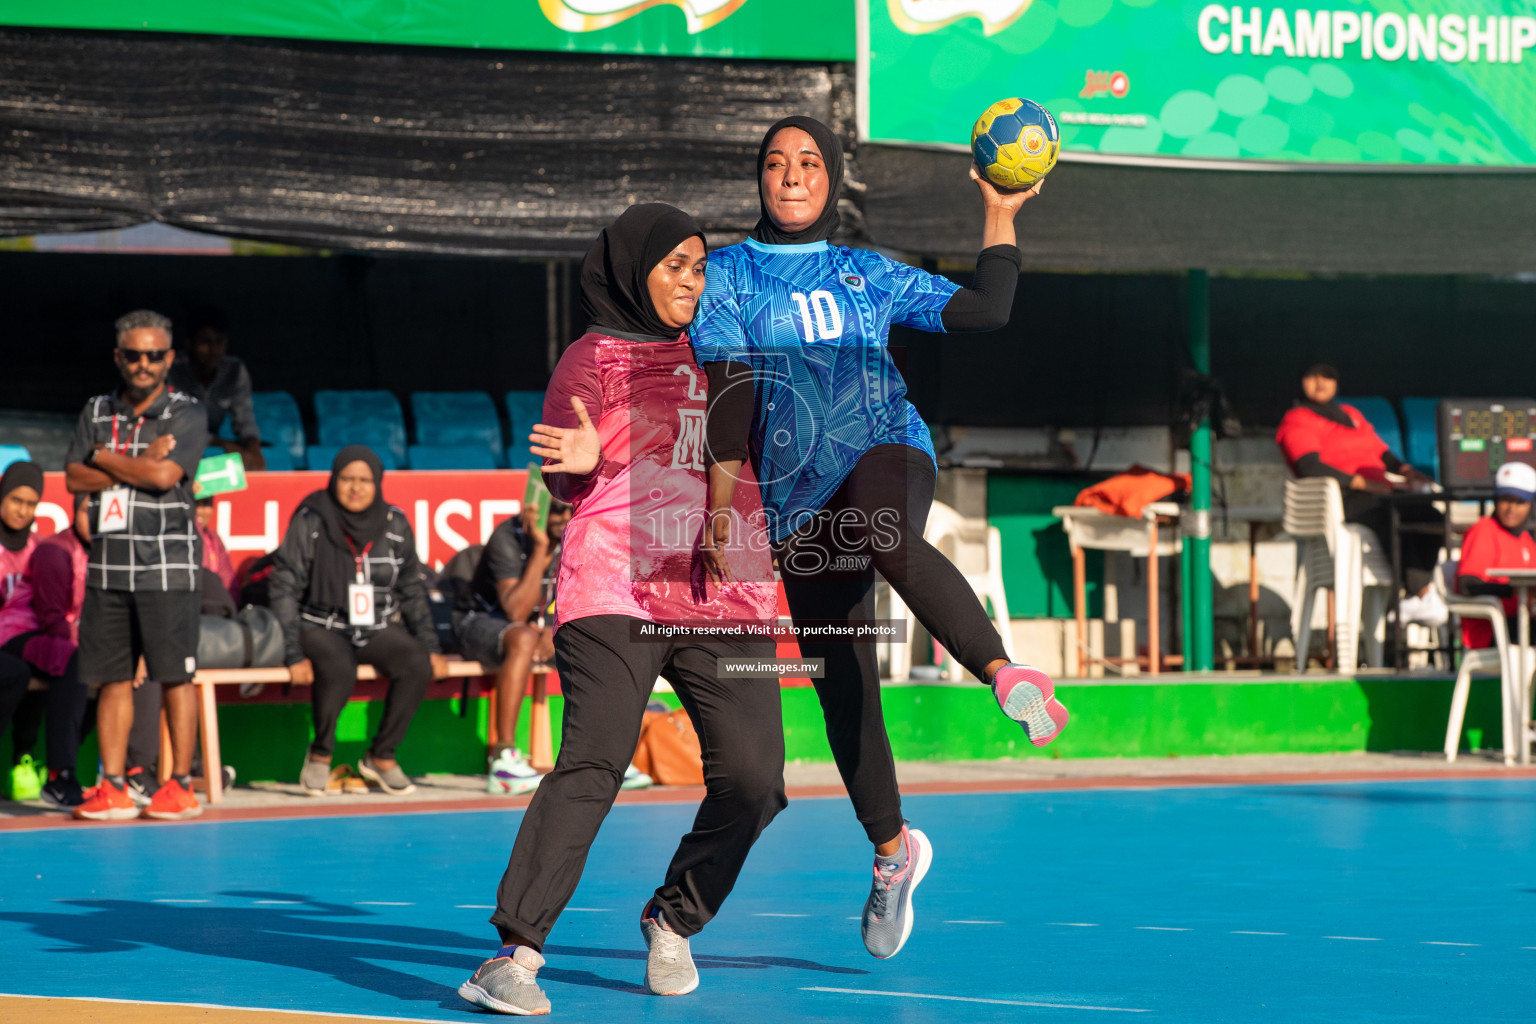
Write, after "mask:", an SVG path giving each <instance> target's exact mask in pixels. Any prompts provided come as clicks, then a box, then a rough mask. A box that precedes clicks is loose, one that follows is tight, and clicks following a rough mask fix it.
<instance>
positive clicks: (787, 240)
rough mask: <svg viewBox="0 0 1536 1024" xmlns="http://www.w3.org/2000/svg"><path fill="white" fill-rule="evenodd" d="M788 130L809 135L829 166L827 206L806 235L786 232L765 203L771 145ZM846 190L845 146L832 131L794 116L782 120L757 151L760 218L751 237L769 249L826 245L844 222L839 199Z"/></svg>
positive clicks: (823, 160) (771, 130)
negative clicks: (764, 189) (764, 190)
mask: <svg viewBox="0 0 1536 1024" xmlns="http://www.w3.org/2000/svg"><path fill="white" fill-rule="evenodd" d="M785 128H799V129H800V130H801V131H803V132H805V133H806V134H807V135H809V136H810V137H811V139H812V141H814V142H815V143H816V148H817V149H819V150H821V159H822V162H823V163H825V164H826V165H827V205H826V206H824V207H822V209H821V216H819V217H817V218H816V220H815V221H814V222H813V223H812V224H811V226H810V227H808V228H806V229H805V230H804V231H784V230H782V229H781V228H780V227H779V226H778V225H777V224H775V223H774V222H773V218H772V217H770V216H768V204H767V203H765V202H763V164H764V163H765V162H767V160H768V144H769V143H771V142H772V141H773V137H774V136H775V135H777V134H779V132H781V131H783V130H784V129H785ZM842 187H843V144H842V142H841V141H839V140H838V137H837V136H836V135H835V134H834V133H833V131H832V129H830V128H828V127H827V126H826V125H824V124H822V123H821V122H820V121H818V120H816V119H815V118H814V117H806V116H804V115H802V114H795V115H793V116H790V117H785V118H780V119H779V120H777V121H775V122H774V123H773V127H771V128H769V129H768V134H767V135H764V136H763V144H762V145H761V146H759V147H758V148H757V208H758V210H759V211H760V214H759V216H758V218H757V227H755V228H753V229H752V237H753V238H755V239H757V240H758V241H759V242H766V243H767V244H769V245H804V244H805V243H807V242H824V241H826V240H827V239H828V238H831V237H832V233H833V232H834V231H836V230H837V226H838V224H839V223H840V221H841V218H840V217H839V216H838V214H837V195H838V193H839V192H840V191H842Z"/></svg>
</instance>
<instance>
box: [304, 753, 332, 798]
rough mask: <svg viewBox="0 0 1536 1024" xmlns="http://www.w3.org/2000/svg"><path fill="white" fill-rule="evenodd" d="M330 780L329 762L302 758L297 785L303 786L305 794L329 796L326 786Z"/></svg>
mask: <svg viewBox="0 0 1536 1024" xmlns="http://www.w3.org/2000/svg"><path fill="white" fill-rule="evenodd" d="M330 781H331V762H329V761H311V760H310V759H309V758H307V757H306V758H305V759H304V768H303V769H302V770H301V771H300V772H299V785H300V786H302V787H303V788H304V795H305V796H329V795H330V794H329V793H328V792H327V791H326V788H325V787H326V786H328V785H329V784H330Z"/></svg>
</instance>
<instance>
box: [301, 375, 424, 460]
mask: <svg viewBox="0 0 1536 1024" xmlns="http://www.w3.org/2000/svg"><path fill="white" fill-rule="evenodd" d="M315 422H316V424H317V425H318V426H319V428H320V443H321V444H322V445H327V446H335V447H338V448H341V447H345V446H346V445H349V444H365V445H367V446H368V447H370V448H372V449H373V450H374V451H376V452H378V453H379V455H380V456H381V457H382V456H383V454H384V453H385V452H389V454H390V456H391V457H392V458H393V459H394V463H395V465H396V466H401V465H404V464H405V414H404V413H403V412H401V411H400V401H399V399H397V398H395V396H394V395H393V394H391V393H390V392H388V391H316V392H315ZM314 468H316V469H325V468H329V463H328V462H327V463H326V464H325V465H323V466H321V465H317V466H315V467H314Z"/></svg>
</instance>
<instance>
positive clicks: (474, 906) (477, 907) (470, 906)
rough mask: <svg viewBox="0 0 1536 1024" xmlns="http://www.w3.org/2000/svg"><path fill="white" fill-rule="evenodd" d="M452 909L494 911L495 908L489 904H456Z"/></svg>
mask: <svg viewBox="0 0 1536 1024" xmlns="http://www.w3.org/2000/svg"><path fill="white" fill-rule="evenodd" d="M453 909H454V910H495V909H496V906H495V905H494V904H491V903H456V904H454V907H453Z"/></svg>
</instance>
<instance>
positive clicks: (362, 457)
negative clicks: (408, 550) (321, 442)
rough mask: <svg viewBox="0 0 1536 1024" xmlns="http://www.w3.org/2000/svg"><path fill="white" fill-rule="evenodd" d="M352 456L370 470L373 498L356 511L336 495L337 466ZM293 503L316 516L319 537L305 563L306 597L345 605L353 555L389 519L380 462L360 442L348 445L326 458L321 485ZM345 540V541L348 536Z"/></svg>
mask: <svg viewBox="0 0 1536 1024" xmlns="http://www.w3.org/2000/svg"><path fill="white" fill-rule="evenodd" d="M354 462H364V463H367V465H368V468H369V469H370V470H372V471H373V487H374V490H373V503H372V504H371V505H369V506H368V507H367V508H365V509H363V510H362V511H361V512H351V511H348V510H347V509H346V508H345V507H343V505H342V504H341V501H340V500H339V499H338V498H337V497H336V486H337V480H338V478H339V477H340V476H341V471H342V470H343V469H345V468H346V467H348V466H350V465H351V464H352V463H354ZM299 508H301V509H309V511H311V512H313V513H314V514H315V515H318V516H319V517H320V522H321V524H322V528H321V530H320V542H319V543H318V544H316V545H315V562H314V565H312V566H310V569H309V603H310V604H312V605H313V606H315V607H316V608H322V609H326V610H336V609H345V608H346V607H347V585H348V584H349V583H353V582H355V581H356V580H357V561H356V557H355V556H354V555H353V554H352V551H353V549H354V548H355V549H356V550H357V553H358V554H359V555H360V554H362V552H363V549H364V548H365V547H367V546H368V545H369V544H372V543H373V542H374V541H376V540H378V539H379V538H380V537H382V536H384V528H385V526H386V525H387V524H388V522H389V505H388V504H386V503H385V501H384V463H382V462H380V461H379V457H378V456H377V455H375V454H374V453H373V449H371V448H368V447H367V446H365V445H360V444H353V445H348V446H347V447H345V448H343V449H342V450H341V451H339V452H337V453H336V458H335V459H334V460H333V461H332V462H331V479H330V482H329V483H328V484H327V485H326V488H325V490H323V491H315V492H314V493H313V494H311V495H309V496H308V497H307V498H305V499H304V500H303V501H302V502H300V503H299ZM349 540H350V541H351V544H348V543H347V542H348V541H349Z"/></svg>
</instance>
